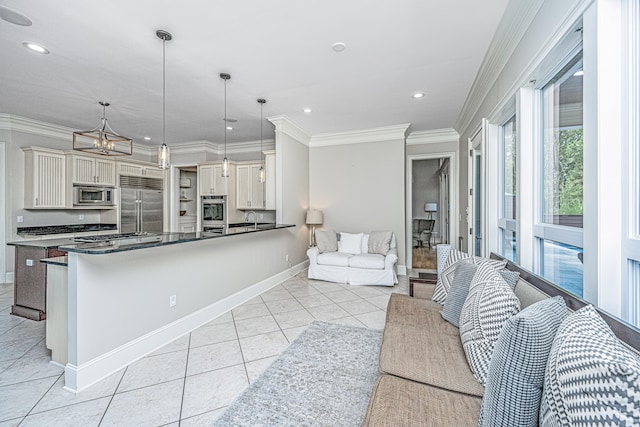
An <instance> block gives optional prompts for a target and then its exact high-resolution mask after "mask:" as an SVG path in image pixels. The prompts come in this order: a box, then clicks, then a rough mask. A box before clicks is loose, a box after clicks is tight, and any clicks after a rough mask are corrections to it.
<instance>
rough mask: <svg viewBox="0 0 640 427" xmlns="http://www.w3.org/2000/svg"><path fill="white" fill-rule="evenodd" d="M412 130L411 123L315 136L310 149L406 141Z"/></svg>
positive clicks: (310, 143) (312, 138) (310, 142)
mask: <svg viewBox="0 0 640 427" xmlns="http://www.w3.org/2000/svg"><path fill="white" fill-rule="evenodd" d="M410 129H411V124H410V123H405V124H401V125H395V126H386V127H380V128H374V129H362V130H355V131H347V132H336V133H321V134H317V135H313V136H312V137H311V141H309V146H310V147H327V146H331V145H346V144H364V143H367V142H382V141H392V140H398V139H402V140H406V138H407V135H408V133H409V131H410Z"/></svg>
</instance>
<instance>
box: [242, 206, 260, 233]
mask: <svg viewBox="0 0 640 427" xmlns="http://www.w3.org/2000/svg"><path fill="white" fill-rule="evenodd" d="M251 214H253V229H254V230H257V229H258V214H256V211H249V212H247V213H246V214H245V216H244V220H245V222H246V221H249V215H251Z"/></svg>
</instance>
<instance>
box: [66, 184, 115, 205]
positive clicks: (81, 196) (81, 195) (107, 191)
mask: <svg viewBox="0 0 640 427" xmlns="http://www.w3.org/2000/svg"><path fill="white" fill-rule="evenodd" d="M113 190H114V188H111V187H91V186H79V185H76V186H74V187H73V206H113V198H114V193H113Z"/></svg>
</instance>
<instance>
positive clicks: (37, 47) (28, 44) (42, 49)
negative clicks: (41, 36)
mask: <svg viewBox="0 0 640 427" xmlns="http://www.w3.org/2000/svg"><path fill="white" fill-rule="evenodd" d="M22 45H23V46H24V47H26V48H27V49H29V50H32V51H34V52H38V53H44V54H47V53H49V49H47V48H46V47H44V46H40V45H39V44H36V43H32V42H23V43H22Z"/></svg>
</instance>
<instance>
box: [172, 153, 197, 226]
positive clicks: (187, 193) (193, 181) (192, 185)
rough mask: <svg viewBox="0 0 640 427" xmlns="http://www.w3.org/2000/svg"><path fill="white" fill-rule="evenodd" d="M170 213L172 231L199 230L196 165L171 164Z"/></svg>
mask: <svg viewBox="0 0 640 427" xmlns="http://www.w3.org/2000/svg"><path fill="white" fill-rule="evenodd" d="M171 176H172V179H171V184H170V185H171V195H172V197H171V204H170V208H169V211H170V215H169V217H170V218H171V230H172V232H174V233H175V232H179V233H195V232H196V231H198V216H199V203H198V202H199V200H198V199H199V197H198V168H197V166H195V165H180V166H173V165H172V166H171Z"/></svg>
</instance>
